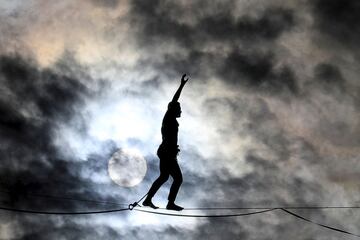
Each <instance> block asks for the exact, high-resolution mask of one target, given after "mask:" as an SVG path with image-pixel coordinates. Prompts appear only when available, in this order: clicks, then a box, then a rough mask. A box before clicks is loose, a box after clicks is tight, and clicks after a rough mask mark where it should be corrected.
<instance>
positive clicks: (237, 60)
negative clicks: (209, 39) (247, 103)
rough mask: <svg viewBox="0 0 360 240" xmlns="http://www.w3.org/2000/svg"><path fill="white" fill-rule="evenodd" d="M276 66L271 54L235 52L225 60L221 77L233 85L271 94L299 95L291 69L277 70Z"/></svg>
mask: <svg viewBox="0 0 360 240" xmlns="http://www.w3.org/2000/svg"><path fill="white" fill-rule="evenodd" d="M275 65H276V61H275V59H274V57H273V55H271V54H261V53H257V52H252V53H249V54H242V53H240V51H239V50H235V51H233V52H232V53H230V54H229V55H228V56H227V57H226V58H225V59H224V62H223V65H222V68H220V69H219V75H220V76H222V77H223V78H224V80H225V81H226V82H229V83H231V84H232V85H238V86H243V87H248V88H250V89H255V90H260V91H267V92H269V93H278V92H282V91H289V92H291V93H294V94H295V93H297V92H298V87H297V82H296V78H295V75H294V72H293V71H292V70H291V68H290V67H287V66H284V67H281V68H280V69H275Z"/></svg>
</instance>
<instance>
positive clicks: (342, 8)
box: [310, 0, 360, 48]
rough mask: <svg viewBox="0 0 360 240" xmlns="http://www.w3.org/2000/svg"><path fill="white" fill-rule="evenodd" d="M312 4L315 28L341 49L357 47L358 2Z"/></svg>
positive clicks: (321, 0)
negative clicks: (341, 47)
mask: <svg viewBox="0 0 360 240" xmlns="http://www.w3.org/2000/svg"><path fill="white" fill-rule="evenodd" d="M310 2H311V4H313V11H314V18H315V25H316V27H317V28H318V29H319V30H320V31H321V32H322V33H324V34H326V35H327V36H330V37H331V38H332V39H334V40H336V41H338V43H339V44H341V46H343V47H345V48H346V47H351V48H353V47H357V43H358V42H359V41H360V29H359V24H360V15H359V12H360V2H359V1H357V0H316V1H310Z"/></svg>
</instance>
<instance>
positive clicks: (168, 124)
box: [143, 74, 189, 211]
mask: <svg viewBox="0 0 360 240" xmlns="http://www.w3.org/2000/svg"><path fill="white" fill-rule="evenodd" d="M185 76H186V74H184V75H183V76H182V78H181V84H180V87H179V88H178V90H177V91H176V93H175V95H174V97H173V99H172V101H171V102H170V103H169V105H168V110H167V111H166V113H165V116H164V119H163V121H162V126H161V135H162V143H161V144H160V146H159V148H158V151H157V155H158V157H159V158H160V176H159V177H158V178H157V179H156V180H155V182H154V183H153V185H152V186H151V188H150V190H149V192H148V195H147V197H146V199H145V200H144V202H143V205H144V206H149V207H152V208H154V209H156V208H158V207H157V206H155V205H154V204H153V203H152V202H151V199H152V197H153V196H154V195H155V193H156V192H157V191H158V190H159V188H160V187H161V185H163V184H164V183H165V182H166V181H167V180H168V179H169V175H170V176H171V177H172V178H173V179H174V181H173V183H172V185H171V188H170V193H169V197H168V200H169V202H168V204H167V206H166V209H170V210H176V211H181V210H182V209H183V208H182V207H180V206H178V205H176V204H175V198H176V195H177V193H178V191H179V188H180V185H181V183H182V174H181V170H180V167H179V164H178V162H177V154H178V152H179V151H180V149H179V145H178V144H177V143H178V130H179V123H178V122H177V120H176V118H179V117H180V116H181V108H180V103H179V102H178V100H179V97H180V94H181V90H182V89H183V87H184V86H185V84H186V82H187V81H188V80H189V78H187V79H185Z"/></svg>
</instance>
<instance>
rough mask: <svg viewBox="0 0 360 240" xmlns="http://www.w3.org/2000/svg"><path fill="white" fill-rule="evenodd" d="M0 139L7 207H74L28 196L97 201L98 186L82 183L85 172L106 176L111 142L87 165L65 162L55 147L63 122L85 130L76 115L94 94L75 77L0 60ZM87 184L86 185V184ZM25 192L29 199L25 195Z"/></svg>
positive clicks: (19, 61) (26, 63) (16, 59)
mask: <svg viewBox="0 0 360 240" xmlns="http://www.w3.org/2000/svg"><path fill="white" fill-rule="evenodd" d="M0 84H1V89H0V91H1V96H0V113H1V114H0V132H1V136H0V140H1V143H2V144H1V146H0V148H1V159H2V168H1V170H0V185H1V188H2V189H5V190H6V191H10V192H11V194H10V199H7V200H5V202H6V203H8V204H12V205H13V206H15V207H24V206H28V207H29V208H38V209H39V208H43V207H44V204H43V203H44V201H47V204H46V207H47V208H51V207H59V208H60V209H62V207H66V208H68V209H69V208H72V207H75V206H77V205H78V204H77V203H74V202H73V203H72V204H71V202H70V203H68V202H66V203H64V202H61V201H55V200H49V199H47V200H46V199H41V198H34V197H31V196H30V195H31V193H40V194H41V193H45V194H47V195H58V196H59V195H63V194H64V193H70V195H71V194H72V195H73V196H76V195H87V196H88V198H92V197H95V198H96V197H99V196H97V195H96V188H98V187H99V185H98V184H97V183H96V182H94V181H91V180H90V179H84V178H83V177H82V174H81V172H82V171H84V170H88V171H94V172H97V173H102V174H104V175H105V176H107V172H106V171H107V160H108V158H109V156H110V155H111V154H112V151H114V150H115V149H116V144H114V143H113V142H111V141H110V142H103V143H102V145H103V147H102V149H103V150H104V152H103V155H90V156H88V158H87V161H79V160H77V159H76V157H75V156H74V158H73V159H66V158H64V157H63V156H64V154H63V152H62V151H64V149H63V148H62V149H59V146H58V145H56V144H55V142H56V141H55V138H56V131H57V130H58V129H59V127H60V126H61V125H62V124H69V125H73V126H75V129H76V130H75V131H78V132H79V133H81V134H85V133H84V132H86V123H85V121H84V119H83V118H82V116H79V115H81V111H79V109H80V107H81V106H82V104H84V101H85V99H87V98H88V97H89V96H92V95H94V93H95V92H94V90H91V89H89V88H87V87H86V86H85V85H84V84H82V83H81V81H80V80H79V79H77V78H74V77H69V76H66V74H59V73H57V71H56V70H51V69H43V70H40V69H39V67H38V66H37V65H36V64H35V63H34V62H32V61H31V60H26V59H23V58H21V57H20V56H1V58H0ZM89 180H90V181H89ZM27 193H29V194H30V195H29V196H27Z"/></svg>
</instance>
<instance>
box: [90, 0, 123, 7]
mask: <svg viewBox="0 0 360 240" xmlns="http://www.w3.org/2000/svg"><path fill="white" fill-rule="evenodd" d="M119 1H120V0H91V2H92V3H93V4H94V5H95V6H100V7H106V8H115V7H117V6H118V5H119Z"/></svg>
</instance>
